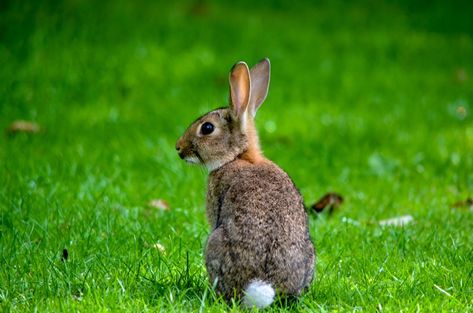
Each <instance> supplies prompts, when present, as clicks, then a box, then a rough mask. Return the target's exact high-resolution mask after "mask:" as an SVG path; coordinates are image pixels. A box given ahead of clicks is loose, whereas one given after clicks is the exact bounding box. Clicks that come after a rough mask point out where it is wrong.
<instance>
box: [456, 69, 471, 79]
mask: <svg viewBox="0 0 473 313" xmlns="http://www.w3.org/2000/svg"><path fill="white" fill-rule="evenodd" d="M455 78H456V80H457V82H459V83H464V82H466V81H467V80H468V74H467V72H466V70H465V69H464V68H459V69H457V70H456V71H455Z"/></svg>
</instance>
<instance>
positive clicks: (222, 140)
mask: <svg viewBox="0 0 473 313" xmlns="http://www.w3.org/2000/svg"><path fill="white" fill-rule="evenodd" d="M269 76H270V63H269V60H268V59H263V60H262V61H261V62H259V63H258V64H256V65H255V66H254V67H253V68H252V69H251V70H249V69H248V66H247V65H246V63H244V62H238V63H237V64H235V65H234V66H233V68H232V70H231V72H230V78H229V80H230V105H229V107H226V108H221V109H216V110H214V111H211V112H209V113H207V114H205V115H204V116H202V117H200V118H198V119H197V120H196V121H195V122H194V123H193V124H192V125H190V126H189V128H188V129H187V130H186V132H185V133H184V134H183V135H182V137H181V138H179V140H178V142H177V144H176V149H177V151H178V153H179V156H180V157H181V158H182V159H184V160H186V161H187V162H189V163H197V164H202V165H205V166H206V167H207V169H208V170H209V172H210V174H209V179H208V191H207V218H208V221H209V224H210V226H211V228H212V232H211V234H210V236H209V238H208V241H207V246H206V248H205V263H206V267H207V272H208V274H209V277H210V282H211V283H214V284H216V289H217V293H219V294H221V295H223V296H224V297H225V298H226V299H231V298H232V297H233V296H236V297H238V298H240V297H242V302H243V304H244V305H245V306H247V307H252V306H256V307H258V308H263V307H266V306H268V305H270V304H271V303H272V302H273V300H274V296H275V294H276V293H278V294H280V295H282V296H298V295H299V294H300V293H301V291H302V290H304V289H305V288H307V287H308V286H309V284H310V282H311V280H312V277H313V274H314V264H315V252H314V246H313V244H312V242H311V240H310V238H309V228H308V221H307V214H306V212H305V209H304V203H303V199H302V196H301V194H300V193H299V191H298V190H297V189H296V187H295V186H294V183H293V182H292V180H291V178H290V177H289V176H288V175H287V174H286V173H285V172H284V171H283V170H282V169H280V168H279V167H278V166H277V165H276V164H274V163H273V162H271V161H270V160H268V159H266V158H265V157H264V156H263V154H262V152H261V150H260V147H259V142H258V136H257V133H256V128H255V125H254V117H255V114H256V111H257V110H258V108H259V107H260V106H261V104H262V102H263V101H264V100H265V98H266V95H267V92H268V86H269Z"/></svg>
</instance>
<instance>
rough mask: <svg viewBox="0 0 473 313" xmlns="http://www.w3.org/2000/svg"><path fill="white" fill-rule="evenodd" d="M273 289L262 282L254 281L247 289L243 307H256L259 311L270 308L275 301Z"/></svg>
mask: <svg viewBox="0 0 473 313" xmlns="http://www.w3.org/2000/svg"><path fill="white" fill-rule="evenodd" d="M275 295H276V293H275V292H274V289H273V287H272V286H271V285H270V284H268V283H265V282H264V281H261V280H253V281H252V282H250V284H249V285H248V287H246V289H245V295H244V296H243V305H244V306H246V307H247V308H252V307H253V306H256V307H257V308H258V309H262V308H265V307H267V306H269V305H270V304H271V303H273V301H274V296H275Z"/></svg>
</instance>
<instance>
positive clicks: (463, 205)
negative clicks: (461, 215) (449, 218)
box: [452, 197, 473, 211]
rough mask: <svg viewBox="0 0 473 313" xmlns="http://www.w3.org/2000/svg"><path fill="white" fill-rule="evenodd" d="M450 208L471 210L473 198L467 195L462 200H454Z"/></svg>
mask: <svg viewBox="0 0 473 313" xmlns="http://www.w3.org/2000/svg"><path fill="white" fill-rule="evenodd" d="M452 208H454V209H469V210H470V211H473V199H472V198H469V197H468V198H466V200H464V201H458V202H455V203H454V204H452Z"/></svg>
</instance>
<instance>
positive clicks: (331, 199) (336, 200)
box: [311, 192, 343, 214]
mask: <svg viewBox="0 0 473 313" xmlns="http://www.w3.org/2000/svg"><path fill="white" fill-rule="evenodd" d="M342 203H343V197H342V196H341V195H340V194H338V193H336V192H329V193H327V194H325V195H324V196H323V197H322V198H320V199H319V201H317V202H316V203H314V204H313V205H312V206H311V208H312V209H313V210H314V211H315V212H317V213H320V212H322V211H323V210H324V209H325V208H326V207H328V208H329V211H328V212H329V214H332V213H333V211H334V210H335V209H337V208H338V207H339V206H340V205H341V204H342Z"/></svg>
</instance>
